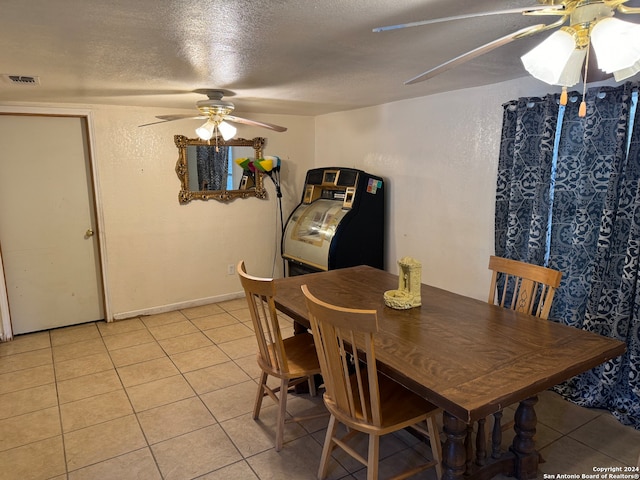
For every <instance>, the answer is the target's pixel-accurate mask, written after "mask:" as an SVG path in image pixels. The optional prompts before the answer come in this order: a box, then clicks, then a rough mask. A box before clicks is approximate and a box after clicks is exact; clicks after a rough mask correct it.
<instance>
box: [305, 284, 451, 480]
mask: <svg viewBox="0 0 640 480" xmlns="http://www.w3.org/2000/svg"><path fill="white" fill-rule="evenodd" d="M302 291H303V293H304V295H305V297H306V303H307V308H308V309H309V317H310V323H311V330H312V332H313V339H314V341H315V344H316V351H317V352H318V357H319V360H320V369H321V370H322V377H323V378H324V384H325V394H324V395H323V399H324V402H325V405H326V406H327V410H329V413H330V414H331V416H330V418H329V425H328V427H327V433H326V436H325V440H324V446H323V448H322V458H321V459H320V467H319V469H318V478H319V479H323V478H325V477H326V476H327V472H328V468H329V464H330V462H331V452H332V451H333V450H334V449H335V448H337V447H339V448H341V449H342V450H344V451H345V452H346V453H348V454H349V455H350V456H352V457H353V458H355V459H356V460H357V461H359V462H360V463H362V464H363V465H365V466H366V467H367V480H376V479H377V478H378V461H379V447H380V437H381V436H382V435H386V434H388V433H392V432H395V431H398V430H402V429H404V428H406V427H413V428H416V429H417V430H419V431H420V432H422V433H423V434H425V435H427V436H428V438H429V441H430V444H431V452H432V455H433V460H432V461H430V462H425V463H424V464H422V465H418V466H416V467H414V468H411V469H409V470H407V471H405V472H402V473H401V474H399V475H397V476H396V477H394V478H396V479H403V478H408V477H409V476H412V475H415V474H417V473H419V472H421V471H423V470H426V469H428V468H435V470H436V475H437V476H438V478H440V477H441V475H442V465H441V464H442V446H441V443H440V437H439V434H438V428H437V424H436V416H437V415H438V414H439V413H440V412H441V410H440V409H439V408H437V407H436V406H435V405H433V404H431V403H429V402H428V401H426V400H425V399H424V398H422V397H419V396H418V395H416V394H415V393H413V392H411V391H410V390H408V389H407V388H405V387H404V386H402V385H400V384H399V383H397V382H395V381H393V380H391V379H389V378H388V377H386V376H384V375H382V374H379V372H378V370H377V367H376V357H375V349H374V334H375V333H376V332H377V331H378V320H377V314H376V311H375V310H356V309H349V308H344V307H338V306H335V305H331V304H329V303H326V302H323V301H322V300H318V299H317V298H316V297H314V296H313V295H312V294H311V293H310V292H309V290H308V288H307V287H306V285H303V286H302ZM356 338H358V342H357V344H358V352H357V355H355V358H356V360H355V361H354V356H352V352H353V350H352V346H354V345H356ZM361 341H362V342H363V343H360V342H361ZM353 353H355V352H353ZM354 363H355V365H354ZM340 423H342V424H343V425H344V426H345V427H347V433H346V434H344V435H342V436H339V435H338V424H340ZM423 424H424V425H423ZM358 434H365V435H368V437H369V443H368V450H367V456H366V458H365V457H364V456H362V455H361V454H360V453H358V452H357V451H356V449H355V448H354V445H353V442H352V439H353V438H354V437H355V436H356V435H358Z"/></svg>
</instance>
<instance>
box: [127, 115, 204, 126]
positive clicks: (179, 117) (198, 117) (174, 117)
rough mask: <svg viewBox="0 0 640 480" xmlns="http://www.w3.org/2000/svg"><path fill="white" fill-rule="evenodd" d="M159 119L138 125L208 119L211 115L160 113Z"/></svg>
mask: <svg viewBox="0 0 640 480" xmlns="http://www.w3.org/2000/svg"><path fill="white" fill-rule="evenodd" d="M156 118H157V119H159V121H158V122H151V123H145V124H143V125H138V126H139V127H148V126H149V125H157V124H158V123H165V122H173V121H174V120H187V119H193V120H206V119H207V118H209V117H205V116H202V115H195V116H194V115H190V114H183V115H158V116H156Z"/></svg>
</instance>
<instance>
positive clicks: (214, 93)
mask: <svg viewBox="0 0 640 480" xmlns="http://www.w3.org/2000/svg"><path fill="white" fill-rule="evenodd" d="M194 92H195V93H201V94H203V95H206V96H207V97H208V98H207V100H199V101H198V102H196V107H197V109H198V111H199V112H200V114H199V115H189V114H181V115H158V116H157V117H156V118H157V119H158V120H159V121H158V122H151V123H145V124H144V125H140V126H141V127H146V126H149V125H156V124H158V123H165V122H173V121H175V120H187V119H195V120H206V122H205V123H204V124H203V125H202V126H201V127H199V128H197V129H196V133H197V134H198V137H200V138H201V139H202V140H209V139H211V138H213V137H215V138H217V137H218V133H219V134H220V136H221V137H222V138H223V139H224V140H229V139H230V138H233V136H234V135H235V134H236V128H235V127H234V126H233V125H231V124H229V123H227V122H233V123H242V124H245V125H251V126H254V127H262V128H268V129H269V130H273V131H276V132H286V131H287V129H286V127H281V126H279V125H274V124H272V123H265V122H258V121H256V120H249V119H248V118H242V117H237V116H235V115H231V113H232V112H233V110H234V108H235V106H234V105H233V103H231V102H227V101H226V100H222V97H224V96H232V95H234V93H233V92H231V91H229V90H220V89H199V90H194Z"/></svg>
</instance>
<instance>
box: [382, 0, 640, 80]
mask: <svg viewBox="0 0 640 480" xmlns="http://www.w3.org/2000/svg"><path fill="white" fill-rule="evenodd" d="M627 1H628V0H538V2H539V3H541V4H542V5H536V6H530V7H523V8H512V9H505V10H497V11H491V12H481V13H471V14H463V15H456V16H452V17H444V18H436V19H431V20H424V21H419V22H411V23H404V24H399V25H390V26H386V27H378V28H374V29H373V31H374V32H384V31H388V30H396V29H400V28H406V27H415V26H420V25H429V24H434V23H441V22H449V21H453V20H461V19H467V18H474V17H483V16H489V15H503V14H510V13H521V14H523V15H532V16H533V15H535V16H559V17H560V18H559V19H558V20H557V21H555V22H553V23H550V24H537V25H532V26H529V27H526V28H523V29H520V30H518V31H516V32H513V33H510V34H508V35H505V36H503V37H500V38H498V39H496V40H493V41H491V42H489V43H486V44H484V45H481V46H479V47H477V48H474V49H473V50H470V51H468V52H466V53H463V54H462V55H459V56H457V57H455V58H453V59H451V60H449V61H447V62H445V63H443V64H441V65H438V66H436V67H434V68H431V69H430V70H427V71H426V72H423V73H421V74H419V75H417V76H415V77H413V78H411V79H409V80H407V81H406V82H404V83H405V85H411V84H414V83H418V82H422V81H424V80H427V79H429V78H432V77H434V76H436V75H439V74H441V73H443V72H445V71H447V70H450V69H452V68H454V67H456V66H458V65H460V64H462V63H465V62H467V61H469V60H472V59H474V58H476V57H478V56H480V55H483V54H485V53H488V52H490V51H492V50H494V49H496V48H498V47H501V46H503V45H505V44H507V43H510V42H512V41H514V40H517V39H519V38H523V37H527V36H530V35H534V34H537V33H540V32H543V31H546V30H551V29H554V28H558V27H560V28H559V30H557V31H556V32H554V34H552V35H551V36H550V37H549V38H548V39H547V40H545V41H544V42H542V43H541V44H540V45H539V46H538V47H536V48H534V49H533V50H532V51H531V52H529V53H528V54H527V55H524V56H523V57H522V60H523V63H524V65H525V68H526V69H527V71H528V72H529V73H531V75H533V76H534V77H536V78H538V79H540V80H542V81H545V82H546V83H550V84H552V85H561V86H563V88H566V87H570V86H573V85H575V84H576V83H577V82H578V81H579V78H580V74H581V73H582V72H581V68H582V65H583V64H585V72H584V74H586V67H588V66H589V61H588V52H589V50H590V48H591V47H592V46H593V48H594V50H595V53H596V56H597V58H598V67H599V68H600V69H601V70H604V71H605V72H606V73H609V74H613V75H614V76H615V77H616V80H617V81H620V80H623V79H625V78H628V77H630V76H632V75H634V74H635V73H637V72H639V71H640V25H637V24H633V23H630V22H624V21H622V20H618V19H615V18H613V17H614V14H615V13H616V12H619V13H622V14H637V13H640V8H637V7H628V6H625V5H624V4H625V3H627ZM567 21H569V25H568V26H564V27H563V26H562V25H563V24H564V23H565V22H567ZM552 39H553V41H552ZM592 41H593V42H592ZM585 57H586V62H585ZM584 77H586V75H583V78H584ZM585 84H586V78H585Z"/></svg>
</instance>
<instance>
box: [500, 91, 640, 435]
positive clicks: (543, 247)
mask: <svg viewBox="0 0 640 480" xmlns="http://www.w3.org/2000/svg"><path fill="white" fill-rule="evenodd" d="M634 91H637V85H634V84H631V83H627V84H625V85H622V86H620V87H599V88H594V89H590V90H589V91H588V92H587V96H586V101H587V116H586V117H585V118H579V117H578V106H579V101H580V95H578V94H573V95H572V97H573V100H574V101H572V102H571V101H570V102H569V103H568V105H567V106H566V108H559V107H558V108H554V107H553V104H556V105H557V98H556V96H555V95H549V96H548V97H545V98H544V99H520V100H518V102H517V105H518V106H520V105H523V106H527V107H528V108H522V109H520V108H516V109H515V112H507V110H509V109H510V108H513V107H512V106H511V105H510V104H507V105H505V115H504V119H505V125H504V126H503V148H502V149H501V152H500V161H499V166H498V170H499V173H498V183H497V192H498V194H497V198H496V254H497V255H500V256H504V257H507V258H514V259H517V260H524V261H527V262H530V263H536V264H539V265H548V266H549V267H551V268H555V269H558V270H560V271H562V272H563V278H562V283H561V285H560V288H559V289H558V291H557V293H556V296H555V298H554V303H553V307H552V309H551V315H550V318H552V319H554V320H555V321H560V322H562V323H565V324H567V325H570V326H573V327H576V328H582V329H585V330H589V331H592V332H595V333H598V334H601V335H606V336H609V337H613V338H617V339H619V340H622V341H625V342H626V344H627V353H626V354H625V355H624V356H622V357H619V358H617V359H614V360H611V361H609V362H606V363H605V364H603V365H601V366H599V367H597V368H595V369H593V370H591V371H589V372H586V373H585V374H582V375H580V376H578V377H575V378H574V379H572V380H571V381H569V382H566V383H565V384H562V385H559V386H557V387H556V390H557V391H558V392H560V393H561V394H562V395H564V396H565V397H567V398H568V399H570V400H572V401H574V402H576V403H578V404H580V405H583V406H589V407H599V408H607V409H609V410H611V411H612V412H613V414H614V415H615V416H616V417H617V418H619V419H620V420H621V421H622V422H623V423H625V424H629V425H634V426H635V427H636V428H640V341H639V338H638V337H639V329H640V291H639V290H640V289H639V288H638V261H639V260H640V190H639V180H640V128H639V127H640V124H639V123H638V122H637V121H635V119H633V118H631V116H630V115H631V112H632V111H633V109H632V104H633V102H632V99H633V98H634ZM575 100H577V101H575ZM543 102H546V103H547V104H548V105H547V107H546V108H545V109H543V108H542V107H540V108H536V107H534V106H532V103H543ZM519 110H520V113H518V111H519ZM543 110H544V111H543ZM554 111H555V112H558V113H557V114H556V115H555V120H554V116H553V115H552V114H550V112H554ZM636 117H637V114H636ZM514 120H515V127H513V126H510V125H507V124H510V123H512V122H513V121H514ZM554 121H555V122H556V123H555V125H553V127H552V126H551V124H553V122H554ZM630 122H631V123H630ZM541 125H545V127H542V126H541ZM630 125H633V127H634V128H633V129H630ZM533 126H538V127H537V128H533ZM514 128H515V136H510V134H509V132H510V131H513V129H514ZM518 132H524V133H523V134H522V135H519V134H518ZM532 132H537V133H536V134H532ZM629 132H631V138H630V137H629ZM511 144H513V147H510V146H509V145H511ZM549 145H553V146H552V148H551V154H550V155H549V153H548V150H549ZM511 151H512V152H513V154H511V153H510V152H511ZM522 152H525V153H522ZM549 157H551V160H549ZM536 159H537V160H536ZM524 170H527V171H529V172H531V173H530V174H529V177H530V178H531V179H532V180H531V181H525V182H523V181H522V178H523V174H522V171H524ZM532 182H533V183H534V184H535V185H533V184H532ZM506 198H508V199H509V201H508V202H507V201H506Z"/></svg>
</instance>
